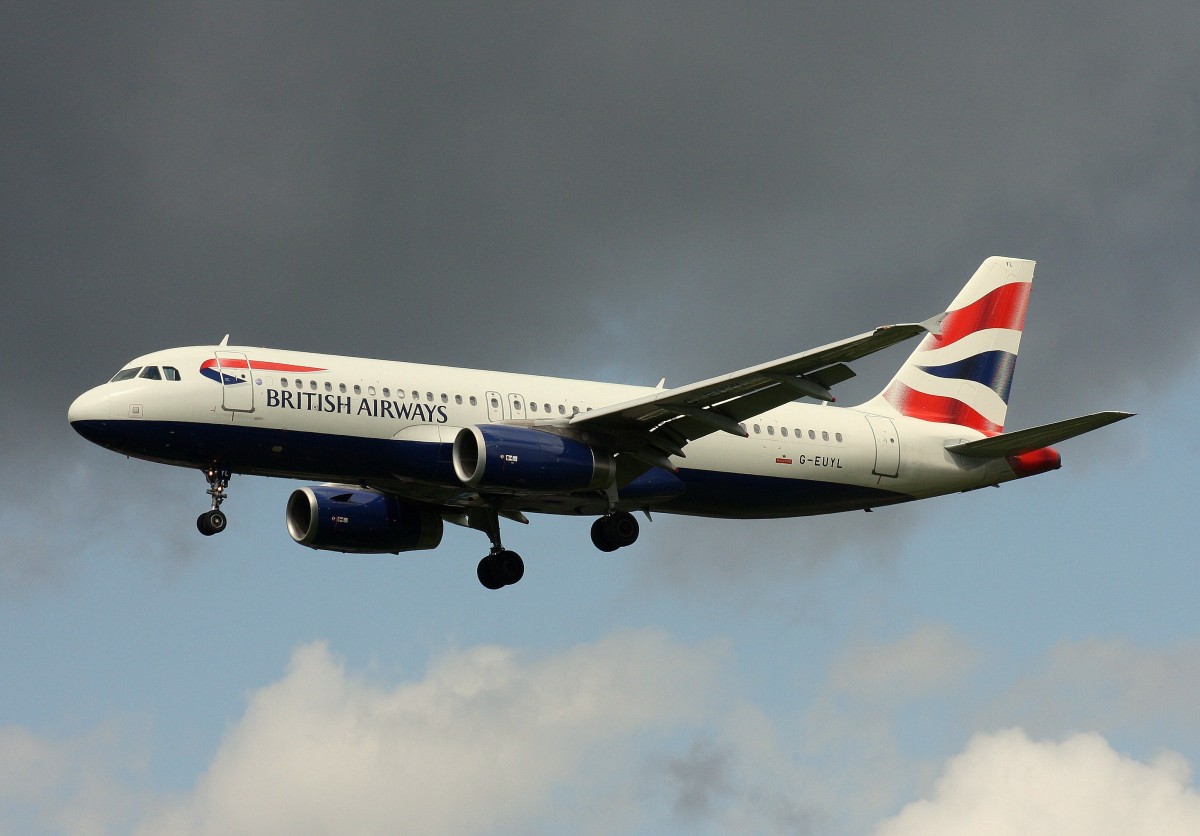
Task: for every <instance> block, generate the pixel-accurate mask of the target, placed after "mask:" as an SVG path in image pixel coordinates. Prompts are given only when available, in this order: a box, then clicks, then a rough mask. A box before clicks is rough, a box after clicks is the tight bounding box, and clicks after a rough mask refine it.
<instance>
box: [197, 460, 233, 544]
mask: <svg viewBox="0 0 1200 836" xmlns="http://www.w3.org/2000/svg"><path fill="white" fill-rule="evenodd" d="M232 475H233V474H232V473H230V471H229V470H228V469H226V468H223V467H217V466H216V465H213V466H212V467H209V468H208V469H207V470H205V471H204V478H205V479H207V480H208V491H207V493H208V495H209V496H211V497H212V510H209V511H205V512H204V513H203V514H201V515H200V516H199V517H197V518H196V528H197V529H199V531H200V533H201V534H203V535H204V536H205V537H211V536H212V535H214V534H219V533H221V532H222V531H224V530H225V527H226V526H227V525H228V524H229V521H228V520H227V519H226V518H225V514H224V512H222V511H221V503H222V502H224V501H225V498H226V493H225V492H226V491H227V490H228V489H229V477H230V476H232Z"/></svg>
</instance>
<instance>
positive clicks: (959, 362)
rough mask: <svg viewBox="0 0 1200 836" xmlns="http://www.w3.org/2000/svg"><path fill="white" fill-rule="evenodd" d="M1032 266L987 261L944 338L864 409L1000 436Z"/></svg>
mask: <svg viewBox="0 0 1200 836" xmlns="http://www.w3.org/2000/svg"><path fill="white" fill-rule="evenodd" d="M1033 267H1034V262H1032V261H1027V260H1025V259H1020V258H1005V257H1003V256H992V257H991V258H989V259H987V260H986V261H984V262H983V264H981V265H980V266H979V269H978V270H976V271H975V275H974V276H972V277H971V280H970V281H969V282H967V284H966V286H965V287H963V289H962V290H961V291H960V292H959V294H958V296H956V297H954V301H953V302H951V303H950V307H949V308H947V312H946V318H945V319H944V320H943V321H942V324H941V329H940V333H931V334H929V335H927V336H926V337H925V339H924V340H922V341H921V344H920V345H918V346H917V348H916V350H915V351H914V352H913V353H912V355H911V356H909V358H908V360H907V361H906V362H905V364H904V365H903V366H901V367H900V371H898V372H897V373H896V376H895V377H893V378H892V382H891V383H889V384H888V386H887V388H886V389H884V390H883V392H881V393H880V394H879V395H877V396H875V397H874V398H872V399H871V400H869V401H867V402H866V403H865V404H863V405H862V406H861V407H859V408H860V409H863V410H865V411H870V412H880V413H883V414H899V415H906V416H909V417H912V418H919V419H921V420H923V421H934V422H937V423H942V424H955V425H957V426H963V427H970V428H971V429H975V430H978V431H979V432H981V433H984V434H985V435H995V434H996V433H999V432H1002V431H1003V430H1004V417H1005V415H1006V414H1007V412H1008V392H1009V387H1010V386H1011V385H1012V376H1013V369H1014V367H1015V366H1016V362H1017V349H1018V348H1019V346H1020V344H1021V332H1022V329H1024V327H1025V309H1026V307H1027V306H1028V304H1029V291H1030V288H1031V287H1032V282H1033Z"/></svg>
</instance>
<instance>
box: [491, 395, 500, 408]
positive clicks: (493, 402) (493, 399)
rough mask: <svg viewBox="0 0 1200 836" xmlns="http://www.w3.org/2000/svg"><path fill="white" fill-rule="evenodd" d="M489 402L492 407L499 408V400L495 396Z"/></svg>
mask: <svg viewBox="0 0 1200 836" xmlns="http://www.w3.org/2000/svg"><path fill="white" fill-rule="evenodd" d="M491 404H492V409H499V408H500V401H498V400H496V399H495V398H492V400H491Z"/></svg>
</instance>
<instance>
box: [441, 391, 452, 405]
mask: <svg viewBox="0 0 1200 836" xmlns="http://www.w3.org/2000/svg"><path fill="white" fill-rule="evenodd" d="M442 403H450V398H449V397H448V396H447V395H446V393H445V392H442Z"/></svg>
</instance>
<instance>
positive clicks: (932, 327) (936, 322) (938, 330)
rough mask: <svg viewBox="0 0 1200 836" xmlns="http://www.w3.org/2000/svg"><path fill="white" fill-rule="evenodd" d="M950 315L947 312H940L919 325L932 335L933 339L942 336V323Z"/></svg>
mask: <svg viewBox="0 0 1200 836" xmlns="http://www.w3.org/2000/svg"><path fill="white" fill-rule="evenodd" d="M949 315H950V312H949V311H942V312H941V313H940V314H938V315H937V316H931V317H929V319H927V320H925V321H924V322H922V323H921V327H922V328H924V329H925V330H926V331H928V332H929V333H930V334H933V335H934V336H935V337H940V336H941V335H942V323H943V322H945V321H946V317H947V316H949Z"/></svg>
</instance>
